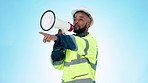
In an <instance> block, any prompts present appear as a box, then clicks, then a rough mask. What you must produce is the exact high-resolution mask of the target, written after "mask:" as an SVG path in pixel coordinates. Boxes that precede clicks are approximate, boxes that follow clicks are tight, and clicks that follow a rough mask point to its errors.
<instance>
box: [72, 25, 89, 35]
mask: <svg viewBox="0 0 148 83" xmlns="http://www.w3.org/2000/svg"><path fill="white" fill-rule="evenodd" d="M78 27H79V28H80V26H79V25H74V31H73V32H74V33H76V34H80V33H84V32H86V24H85V26H84V27H82V28H81V29H77V28H78Z"/></svg>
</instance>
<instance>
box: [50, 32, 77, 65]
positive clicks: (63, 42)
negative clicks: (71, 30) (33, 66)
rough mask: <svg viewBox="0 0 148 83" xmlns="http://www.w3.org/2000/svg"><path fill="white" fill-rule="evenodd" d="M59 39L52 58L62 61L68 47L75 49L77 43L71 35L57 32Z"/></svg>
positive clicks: (55, 44)
mask: <svg viewBox="0 0 148 83" xmlns="http://www.w3.org/2000/svg"><path fill="white" fill-rule="evenodd" d="M56 36H57V37H58V40H57V41H55V43H54V46H53V51H52V54H51V58H52V60H53V62H54V61H61V60H63V59H64V58H65V51H66V49H70V50H75V49H76V45H75V43H74V41H73V39H72V37H71V36H70V35H62V34H57V35H56Z"/></svg>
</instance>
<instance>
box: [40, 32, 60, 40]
mask: <svg viewBox="0 0 148 83" xmlns="http://www.w3.org/2000/svg"><path fill="white" fill-rule="evenodd" d="M39 33H40V34H42V35H43V36H44V38H43V42H44V43H46V42H50V41H56V40H57V39H58V37H57V36H55V35H51V34H47V33H44V32H39Z"/></svg>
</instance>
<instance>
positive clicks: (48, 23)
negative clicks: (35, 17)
mask: <svg viewBox="0 0 148 83" xmlns="http://www.w3.org/2000/svg"><path fill="white" fill-rule="evenodd" d="M55 20H56V17H55V14H54V12H53V11H52V10H47V11H45V12H44V13H43V15H42V16H41V20H40V26H41V28H42V29H43V30H44V31H49V30H50V29H51V28H52V27H53V26H54V24H55Z"/></svg>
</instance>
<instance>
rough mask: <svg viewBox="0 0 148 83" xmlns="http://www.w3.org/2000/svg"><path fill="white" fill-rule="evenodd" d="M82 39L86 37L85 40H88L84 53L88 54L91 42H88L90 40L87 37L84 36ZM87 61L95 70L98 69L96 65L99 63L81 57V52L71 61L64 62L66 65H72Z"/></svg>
mask: <svg viewBox="0 0 148 83" xmlns="http://www.w3.org/2000/svg"><path fill="white" fill-rule="evenodd" d="M82 39H84V40H85V42H86V48H85V49H84V53H85V55H87V54H88V53H87V51H88V49H89V43H88V40H87V39H85V38H82ZM85 55H84V56H85ZM85 62H88V64H90V66H91V68H92V69H94V70H96V65H97V64H93V63H91V62H90V61H89V60H88V59H87V58H80V55H79V54H77V59H74V60H72V61H71V62H65V63H64V66H70V65H75V64H80V63H85ZM96 63H97V62H96Z"/></svg>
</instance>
